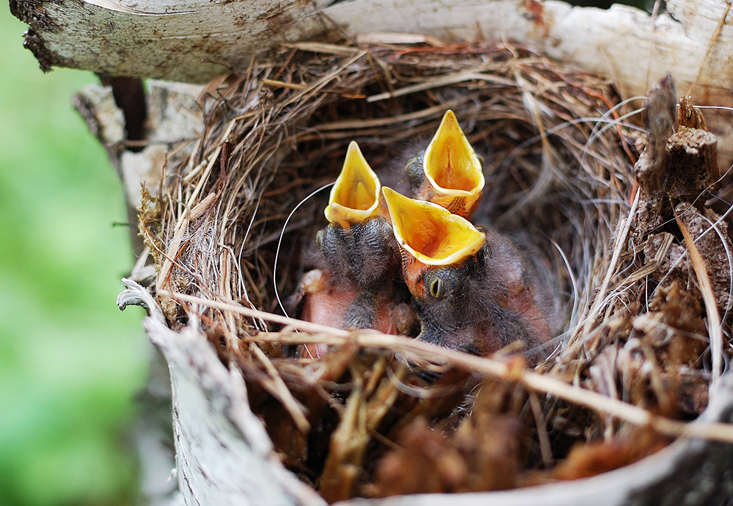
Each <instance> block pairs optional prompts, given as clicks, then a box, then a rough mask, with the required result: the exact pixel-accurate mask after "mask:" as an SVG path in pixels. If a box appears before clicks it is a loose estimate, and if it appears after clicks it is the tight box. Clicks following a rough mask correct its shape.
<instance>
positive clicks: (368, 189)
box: [324, 141, 382, 228]
mask: <svg viewBox="0 0 733 506" xmlns="http://www.w3.org/2000/svg"><path fill="white" fill-rule="evenodd" d="M381 190H382V184H381V183H380V182H379V178H378V177H377V175H376V174H375V173H374V171H373V170H372V168H371V167H370V166H369V164H368V163H367V161H366V159H365V158H364V155H362V154H361V150H360V149H359V145H358V144H357V143H356V142H354V141H351V143H350V144H349V149H348V150H347V152H346V159H345V160H344V166H343V168H342V169H341V173H340V174H339V176H338V178H337V179H336V182H335V183H334V185H333V188H331V196H330V198H329V201H328V205H327V206H326V209H325V211H324V214H325V215H326V219H327V220H328V221H329V222H330V223H338V224H339V225H341V226H342V227H344V228H349V227H350V226H351V225H352V224H354V223H358V222H362V221H365V220H367V219H369V218H372V217H374V216H379V215H380V214H381V213H380V210H379V196H380V193H381Z"/></svg>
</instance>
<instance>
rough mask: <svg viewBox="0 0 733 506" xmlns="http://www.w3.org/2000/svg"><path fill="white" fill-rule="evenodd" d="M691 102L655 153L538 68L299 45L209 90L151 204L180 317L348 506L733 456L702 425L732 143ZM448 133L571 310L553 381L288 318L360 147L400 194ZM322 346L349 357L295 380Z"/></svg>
mask: <svg viewBox="0 0 733 506" xmlns="http://www.w3.org/2000/svg"><path fill="white" fill-rule="evenodd" d="M675 96H676V95H675V92H674V89H673V85H671V83H669V82H667V83H662V84H660V85H659V87H658V88H657V90H656V91H655V92H653V93H652V96H651V100H650V102H649V104H650V112H649V121H648V122H647V126H648V130H649V131H650V132H651V133H650V135H649V136H648V137H647V136H645V135H644V134H643V133H641V132H642V130H643V128H642V127H641V126H640V125H641V121H640V120H638V118H639V117H640V116H639V111H638V110H636V111H634V110H633V109H632V107H630V104H619V103H618V97H617V95H616V94H615V92H614V90H613V87H612V84H611V83H610V82H609V81H608V80H607V79H605V78H603V77H599V76H597V75H593V74H589V73H586V72H581V71H577V70H574V69H572V68H569V67H567V66H565V65H561V64H558V63H556V62H552V61H549V60H547V59H545V58H543V57H541V56H539V55H537V54H534V53H532V52H531V51H530V50H528V49H526V48H522V47H517V46H509V45H504V44H488V43H481V44H475V45H447V46H445V45H439V46H427V45H426V46H409V47H405V46H389V45H386V44H378V43H377V44H373V45H370V46H362V47H353V46H348V45H343V46H332V45H324V44H298V45H295V46H292V47H289V48H285V49H283V50H282V51H281V52H279V53H278V54H277V55H274V56H273V57H272V59H271V60H269V61H264V62H263V61H252V64H251V66H250V68H249V69H248V71H247V72H246V73H244V74H242V75H229V76H222V77H221V78H220V79H217V80H215V81H214V82H212V83H211V84H210V85H209V86H208V87H207V89H206V92H205V93H204V95H202V97H201V99H200V103H201V105H202V107H204V108H205V111H206V124H205V130H204V133H203V135H202V136H201V138H200V139H198V140H197V143H196V145H195V147H194V149H193V154H192V155H191V156H183V155H181V154H179V155H176V154H175V153H174V154H172V155H171V157H170V160H169V162H168V164H167V167H166V168H164V170H165V171H166V177H165V178H164V181H165V184H163V185H162V186H161V188H159V189H157V197H155V198H153V197H151V196H150V195H147V194H146V197H145V199H144V204H143V209H142V211H141V214H140V225H141V233H142V235H143V237H144V239H145V241H146V245H147V246H148V248H149V251H150V252H151V254H152V255H153V257H154V259H155V264H156V270H157V279H156V280H155V293H156V294H157V297H158V301H159V302H160V304H161V307H162V308H163V310H164V313H165V316H166V318H167V320H168V323H169V325H170V326H171V328H173V329H178V328H181V327H182V326H185V325H189V324H200V325H201V326H202V328H203V329H205V330H206V332H207V334H208V336H209V338H210V340H211V342H212V343H213V344H214V345H215V346H216V347H217V350H218V352H219V356H220V358H221V359H222V361H223V362H225V363H226V364H231V365H233V366H236V367H238V368H239V369H241V370H242V372H243V374H244V377H245V378H246V381H247V386H248V395H249V399H250V404H251V407H252V409H253V411H254V412H255V413H256V414H257V415H258V416H259V417H260V418H261V419H262V420H263V421H264V423H265V425H266V428H267V431H268V433H269V435H270V437H271V438H272V440H273V442H274V443H275V446H276V448H277V450H278V452H279V453H280V454H281V457H282V459H283V462H284V463H285V464H286V466H287V467H288V468H289V469H291V470H292V471H293V472H295V473H296V474H297V475H298V476H299V477H300V478H301V479H303V480H305V481H306V482H308V483H310V484H312V485H313V486H314V487H315V488H316V489H317V490H318V491H319V492H320V493H321V494H322V495H323V497H324V498H326V499H327V500H328V501H329V502H333V501H336V500H340V499H346V498H349V497H353V496H387V495H394V494H403V493H418V492H463V491H483V490H499V489H508V488H514V487H519V486H525V485H530V484H537V483H544V482H547V481H552V480H567V479H574V478H579V477H584V476H588V475H592V474H597V473H601V472H604V471H607V470H611V469H614V468H617V467H620V466H623V465H626V464H628V463H630V462H633V461H636V460H638V459H640V458H642V457H644V456H646V455H648V454H650V453H652V452H654V451H656V450H658V449H659V448H661V447H663V446H664V445H666V444H668V443H669V441H671V440H672V439H673V438H674V437H677V436H681V435H689V434H693V435H696V436H702V437H713V438H717V439H724V440H731V433H730V431H729V430H728V429H727V428H726V427H725V426H703V427H697V428H691V427H692V426H690V425H687V424H686V423H685V422H686V421H689V420H692V419H694V418H695V417H697V415H699V414H700V413H701V412H702V410H704V409H705V407H706V405H707V401H708V396H709V392H710V391H711V388H714V384H715V382H716V381H717V379H718V378H719V377H720V374H721V373H722V370H723V367H724V364H725V362H726V361H727V359H728V358H727V357H728V356H729V353H730V344H729V339H728V323H729V318H728V309H729V307H730V304H731V303H730V293H731V276H730V272H731V268H730V266H731V256H730V254H729V252H730V240H729V239H728V233H727V227H726V222H725V221H724V220H722V219H721V218H720V216H719V215H718V214H716V212H714V211H713V209H712V208H711V207H710V205H709V204H710V203H711V202H712V200H711V199H713V195H714V192H715V191H716V190H717V189H718V186H719V183H720V182H719V175H718V169H717V164H716V159H715V140H714V138H713V137H712V135H711V134H709V133H707V132H706V131H705V125H704V120H703V119H702V115H701V114H700V113H699V111H697V110H696V109H694V108H693V107H692V106H691V105H690V104H688V103H687V102H686V101H683V102H682V104H681V106H680V108H679V114H677V113H676V112H675V108H674V103H675ZM636 104H637V105H638V104H640V102H636ZM447 109H452V110H454V111H455V113H456V116H457V117H458V118H459V120H460V121H461V123H462V125H463V126H464V131H465V132H466V134H467V135H468V138H469V140H470V142H471V143H472V144H473V146H474V147H475V148H476V151H477V152H479V153H481V154H482V155H483V156H484V157H485V161H484V171H485V176H486V180H487V185H486V189H485V190H484V196H483V200H482V203H481V206H480V208H479V211H478V213H477V216H478V219H479V220H483V221H484V222H486V223H491V224H492V225H493V226H495V227H496V228H498V229H499V230H501V231H503V232H505V233H508V234H510V235H511V236H512V237H513V238H515V240H516V241H518V242H519V243H521V244H522V245H523V247H524V248H526V249H527V251H529V252H531V254H532V255H533V257H534V261H535V262H536V263H537V264H538V266H539V267H540V268H541V269H542V270H543V271H544V272H546V273H547V276H546V281H547V285H548V287H549V288H548V289H551V290H552V291H553V293H554V294H555V300H556V306H557V309H558V313H559V314H560V315H561V318H562V319H563V322H564V323H563V329H564V332H563V333H561V334H559V336H558V337H557V338H556V339H555V340H554V341H553V342H552V349H545V350H534V351H535V352H538V353H540V354H542V355H543V356H544V355H548V354H549V352H552V353H551V354H550V356H549V358H547V360H545V361H543V362H542V363H540V364H539V365H538V366H537V367H536V368H534V369H533V370H529V369H528V368H527V365H526V364H527V359H528V358H530V357H529V356H526V355H523V354H521V353H520V354H517V353H513V351H514V350H512V349H507V350H504V351H503V352H502V353H500V354H499V355H500V356H494V357H493V358H491V359H488V358H480V357H474V356H471V355H465V354H462V353H459V352H455V351H451V350H446V349H440V348H435V347H433V346H430V345H427V344H425V343H420V342H417V341H414V340H410V339H408V338H405V337H397V336H384V335H381V334H375V333H373V332H368V331H364V332H355V333H349V332H346V331H341V330H336V329H328V328H323V327H320V326H318V325H315V324H307V323H302V322H298V321H297V320H293V319H289V318H287V316H277V315H272V314H271V313H280V314H282V309H281V307H282V306H281V304H280V303H279V301H278V293H279V295H280V297H281V298H284V297H286V296H287V295H289V294H291V293H293V291H294V290H295V286H296V283H297V281H298V278H299V276H300V274H301V273H302V271H303V266H304V263H305V260H304V259H305V258H306V256H307V254H306V252H307V250H308V248H310V247H311V244H312V241H313V237H314V235H315V232H316V231H317V230H318V229H320V228H321V227H322V226H323V225H324V224H325V220H323V218H322V210H323V207H324V205H325V201H326V196H327V195H326V193H327V192H325V191H318V190H319V189H321V188H323V187H324V185H326V184H328V183H330V182H332V181H333V180H334V179H335V177H336V175H337V173H338V171H339V169H340V165H341V161H342V159H343V154H344V152H345V150H346V146H347V144H348V143H349V142H350V141H351V140H357V141H358V142H359V145H360V146H361V148H362V151H363V152H364V155H365V156H366V158H367V159H368V160H369V162H370V164H371V165H372V166H373V167H375V168H377V167H382V168H383V170H384V171H385V172H389V171H392V173H399V172H400V171H401V169H402V166H403V165H404V162H405V161H406V159H407V158H409V157H411V156H413V155H414V154H415V151H416V150H417V149H422V148H424V146H421V147H419V148H415V146H416V145H417V146H420V143H421V142H423V141H424V140H425V139H426V138H427V137H428V136H429V135H431V134H432V132H433V131H434V130H435V128H436V126H437V124H438V121H439V120H440V117H441V116H442V114H443V113H444V112H445V111H446V110H447ZM675 130H676V131H675ZM637 146H638V147H639V148H640V151H642V154H641V157H640V158H639V160H638V162H637V156H638V155H637V151H636V149H637ZM405 150H407V156H406V155H405V154H404V152H405ZM635 163H636V177H635V173H634V164H635ZM637 178H638V181H639V183H640V185H639V184H637V182H636V181H637ZM719 204H720V203H718V205H719ZM716 209H719V208H716ZM726 211H727V206H726ZM312 342H324V343H327V344H330V345H334V349H333V351H331V352H330V353H328V354H327V355H326V356H325V357H323V358H322V359H320V360H318V361H313V360H310V359H303V358H296V357H297V356H298V353H297V351H298V346H299V345H302V344H303V343H312ZM694 430H697V431H698V432H694V433H693V432H691V431H694Z"/></svg>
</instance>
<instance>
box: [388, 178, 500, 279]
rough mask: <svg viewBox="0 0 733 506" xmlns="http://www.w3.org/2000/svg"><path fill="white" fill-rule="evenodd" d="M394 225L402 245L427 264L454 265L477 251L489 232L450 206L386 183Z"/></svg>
mask: <svg viewBox="0 0 733 506" xmlns="http://www.w3.org/2000/svg"><path fill="white" fill-rule="evenodd" d="M382 192H383V194H384V198H385V200H386V201H387V207H388V208H389V214H390V216H391V220H392V228H393V230H394V235H395V237H396V238H397V242H398V243H399V245H400V246H401V247H402V248H403V249H405V250H406V251H407V252H409V253H410V254H411V255H412V256H413V257H414V258H415V259H416V260H418V261H419V262H421V263H423V264H425V265H451V264H454V263H456V262H458V261H460V260H462V259H464V258H466V257H468V256H470V255H473V254H475V253H476V252H477V251H478V250H479V249H481V246H482V245H483V244H484V240H485V239H486V235H485V234H484V233H483V232H479V231H478V230H477V229H476V228H475V227H474V226H473V225H472V224H471V222H469V221H468V220H466V219H465V218H462V217H461V216H458V215H455V214H452V213H451V212H450V211H448V210H447V209H444V208H442V207H440V206H438V205H435V204H432V203H430V202H425V201H421V200H413V199H410V198H407V197H404V196H402V195H400V194H399V193H397V192H396V191H394V190H392V189H391V188H387V187H385V188H384V189H383V190H382Z"/></svg>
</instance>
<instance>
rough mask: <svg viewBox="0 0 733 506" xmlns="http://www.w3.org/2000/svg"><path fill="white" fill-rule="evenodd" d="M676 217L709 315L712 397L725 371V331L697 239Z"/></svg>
mask: <svg viewBox="0 0 733 506" xmlns="http://www.w3.org/2000/svg"><path fill="white" fill-rule="evenodd" d="M674 218H675V220H676V221H677V226H679V227H680V230H681V231H682V235H683V236H684V238H685V244H686V245H687V248H688V250H689V252H690V259H691V260H692V268H693V269H694V270H695V276H696V277H697V282H698V283H699V285H700V292H702V298H703V300H704V301H705V312H706V313H707V316H708V332H709V333H710V355H711V356H712V359H713V374H712V379H711V381H710V395H711V397H712V395H713V394H714V393H715V390H716V388H717V386H718V382H719V381H720V375H721V374H722V373H723V333H722V331H721V329H720V314H719V313H718V305H717V304H716V302H715V295H714V294H713V287H712V285H711V284H710V277H709V276H708V270H707V268H706V267H705V262H704V261H703V259H702V256H701V255H700V250H698V249H697V246H696V245H695V240H694V239H693V238H692V236H691V235H690V232H689V230H687V227H686V226H685V224H684V223H683V222H682V220H681V219H680V217H679V215H678V214H677V213H675V217H674Z"/></svg>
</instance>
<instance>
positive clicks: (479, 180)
mask: <svg viewBox="0 0 733 506" xmlns="http://www.w3.org/2000/svg"><path fill="white" fill-rule="evenodd" d="M424 170H425V176H426V177H427V178H428V181H430V184H431V185H432V186H433V188H434V189H435V190H436V193H437V195H438V196H447V197H451V198H452V199H453V198H456V197H466V198H467V199H471V204H472V203H473V202H475V201H476V200H478V198H479V197H480V195H481V190H483V188H484V174H483V172H482V169H481V162H480V161H479V159H478V157H477V156H476V153H475V152H474V150H473V148H472V147H471V144H470V143H469V142H468V139H467V138H466V136H465V135H464V134H463V131H462V130H461V127H460V125H458V121H457V120H456V115H455V114H453V111H448V112H446V113H445V115H444V116H443V120H442V121H441V122H440V126H439V127H438V131H437V132H436V133H435V136H434V137H433V139H432V140H431V141H430V144H429V145H428V147H427V149H426V150H425V161H424ZM433 201H434V202H435V203H436V204H439V205H442V206H443V207H448V206H447V205H444V204H443V203H442V202H436V201H435V199H434V200H433ZM468 207H470V205H469V206H468Z"/></svg>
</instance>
